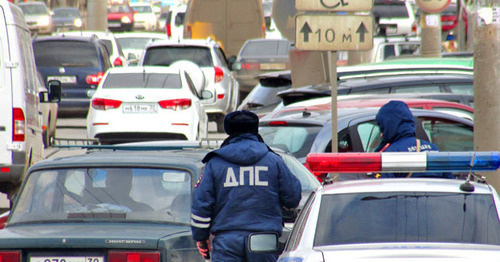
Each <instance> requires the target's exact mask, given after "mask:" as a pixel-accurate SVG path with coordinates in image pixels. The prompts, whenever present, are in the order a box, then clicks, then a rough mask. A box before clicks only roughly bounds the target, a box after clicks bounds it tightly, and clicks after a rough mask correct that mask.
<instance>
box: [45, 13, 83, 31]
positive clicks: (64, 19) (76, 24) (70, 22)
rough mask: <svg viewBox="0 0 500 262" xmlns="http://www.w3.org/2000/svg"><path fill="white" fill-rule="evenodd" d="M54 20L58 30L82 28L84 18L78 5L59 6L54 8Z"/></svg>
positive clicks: (55, 27)
mask: <svg viewBox="0 0 500 262" xmlns="http://www.w3.org/2000/svg"><path fill="white" fill-rule="evenodd" d="M52 13H53V15H52V21H53V23H54V29H55V30H56V31H58V30H81V29H82V28H83V19H82V15H81V14H80V10H79V9H78V8H77V7H57V8H54V9H52Z"/></svg>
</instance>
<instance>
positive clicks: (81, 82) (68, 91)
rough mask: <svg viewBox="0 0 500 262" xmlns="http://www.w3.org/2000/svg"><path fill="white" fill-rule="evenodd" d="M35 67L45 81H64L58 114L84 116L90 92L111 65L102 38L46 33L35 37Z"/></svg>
mask: <svg viewBox="0 0 500 262" xmlns="http://www.w3.org/2000/svg"><path fill="white" fill-rule="evenodd" d="M33 49H34V53H35V60H36V66H37V68H38V70H39V71H40V73H41V74H42V76H43V78H44V80H45V81H46V82H48V81H49V80H59V81H61V83H62V90H63V91H62V98H61V102H60V103H59V109H58V113H59V115H62V116H64V115H73V116H85V115H86V114H87V111H88V108H89V103H90V98H89V96H88V95H89V91H90V90H93V89H95V88H96V87H97V85H98V84H99V82H100V80H101V79H102V77H103V76H104V73H105V72H106V71H107V70H108V68H110V67H111V63H110V61H109V53H108V52H107V50H106V47H105V45H104V43H103V42H102V40H99V39H98V38H97V37H94V36H91V37H84V36H46V37H37V38H35V39H33Z"/></svg>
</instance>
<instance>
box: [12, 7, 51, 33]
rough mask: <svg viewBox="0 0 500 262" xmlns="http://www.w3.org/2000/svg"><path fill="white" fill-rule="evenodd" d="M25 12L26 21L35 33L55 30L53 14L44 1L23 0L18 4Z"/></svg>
mask: <svg viewBox="0 0 500 262" xmlns="http://www.w3.org/2000/svg"><path fill="white" fill-rule="evenodd" d="M18 5H19V7H21V10H22V11H23V13H24V17H25V20H26V23H27V24H28V27H29V29H30V30H31V32H32V33H33V34H50V33H52V31H53V30H54V24H53V22H52V15H51V13H50V11H49V8H47V6H46V5H45V2H42V1H31V2H22V3H19V4H18Z"/></svg>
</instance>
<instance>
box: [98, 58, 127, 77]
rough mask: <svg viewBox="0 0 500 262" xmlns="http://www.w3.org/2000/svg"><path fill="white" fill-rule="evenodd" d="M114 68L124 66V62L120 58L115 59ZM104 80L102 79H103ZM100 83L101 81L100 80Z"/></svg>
mask: <svg viewBox="0 0 500 262" xmlns="http://www.w3.org/2000/svg"><path fill="white" fill-rule="evenodd" d="M113 66H123V60H122V59H121V58H119V57H117V58H116V59H115V61H113ZM101 78H102V77H101ZM99 81H100V80H99Z"/></svg>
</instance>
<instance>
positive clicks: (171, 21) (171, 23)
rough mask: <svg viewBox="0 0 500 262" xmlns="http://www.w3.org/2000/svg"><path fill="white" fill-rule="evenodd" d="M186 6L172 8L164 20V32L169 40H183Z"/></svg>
mask: <svg viewBox="0 0 500 262" xmlns="http://www.w3.org/2000/svg"><path fill="white" fill-rule="evenodd" d="M186 10H187V5H185V4H182V5H178V6H175V7H172V9H170V11H169V12H168V14H167V17H166V20H165V26H164V28H165V32H166V33H167V36H168V38H169V39H172V40H179V39H183V38H184V17H185V16H186Z"/></svg>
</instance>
